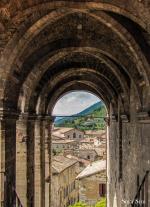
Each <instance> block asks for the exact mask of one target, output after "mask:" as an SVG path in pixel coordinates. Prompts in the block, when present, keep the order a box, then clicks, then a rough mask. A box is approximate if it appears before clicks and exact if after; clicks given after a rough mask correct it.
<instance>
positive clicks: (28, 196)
mask: <svg viewBox="0 0 150 207" xmlns="http://www.w3.org/2000/svg"><path fill="white" fill-rule="evenodd" d="M106 2H107V3H106ZM106 2H105V1H103V2H100V1H97V0H95V1H91V2H90V1H89V0H88V1H86V0H85V1H79V0H78V1H67V0H65V1H59V0H57V1H50V0H45V1H42V0H36V1H35V0H30V1H29V0H9V1H7V0H5V1H4V0H3V1H1V2H0V42H1V44H0V66H1V68H0V207H1V206H4V207H9V206H16V205H17V202H18V205H22V206H31V207H47V206H48V207H49V206H50V205H51V186H50V183H51V176H49V175H50V174H51V127H52V123H53V116H52V111H53V107H54V105H55V103H56V102H57V100H58V99H59V98H60V97H62V96H63V95H64V94H66V93H68V92H69V91H73V90H81V89H82V90H85V91H89V92H90V93H93V94H95V95H96V96H97V97H100V98H101V99H102V100H103V102H104V103H105V105H106V108H107V112H108V115H109V116H108V117H107V118H106V119H105V121H106V122H107V125H108V126H107V128H108V129H109V130H107V136H108V137H109V138H110V139H109V140H108V141H109V142H108V144H107V155H108V156H107V157H109V158H110V159H109V160H107V168H108V171H107V178H108V179H107V183H108V185H107V196H108V198H109V199H108V200H107V207H121V206H122V205H123V206H124V205H126V204H127V203H128V202H129V201H132V200H133V201H134V202H133V204H134V205H133V206H135V202H136V201H137V200H138V201H139V200H141V199H143V197H144V202H145V203H146V204H147V203H148V198H149V197H150V196H148V192H149V191H148V185H149V183H148V182H149V179H148V172H149V169H150V161H149V157H150V150H149V129H150V113H149V112H150V70H149V68H150V67H149V65H150V63H149V54H150V53H149V50H150V47H149V39H150V38H149V35H150V23H149V19H150V14H149V3H148V0H145V1H134V3H133V1H130V0H122V1H117V0H110V1H106ZM88 124H89V122H88ZM90 124H91V123H90ZM91 126H93V125H91ZM79 136H80V135H79ZM69 138H70V135H68V139H69ZM81 138H82V134H81V137H80V139H81ZM68 147H70V146H68ZM57 148H59V146H57ZM63 149H65V146H64V145H63ZM109 172H111V173H109ZM137 178H138V179H137ZM137 180H138V182H137ZM137 183H138V185H137ZM138 186H139V188H138ZM141 186H142V187H141ZM101 187H102V186H101ZM101 187H100V188H99V189H101V190H100V192H101V193H102V192H103V187H102V188H101ZM70 188H71V189H73V188H74V183H72V185H71V186H70ZM137 188H138V189H137ZM68 191H69V186H67V188H65V189H64V194H65V195H67V194H68ZM60 195H61V196H60V197H61V198H62V195H63V193H62V191H61V190H60ZM130 204H131V203H130ZM147 205H148V204H147ZM59 207H60V206H59Z"/></svg>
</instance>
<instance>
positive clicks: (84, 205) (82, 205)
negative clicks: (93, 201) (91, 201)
mask: <svg viewBox="0 0 150 207" xmlns="http://www.w3.org/2000/svg"><path fill="white" fill-rule="evenodd" d="M69 207H89V206H87V205H86V204H85V203H82V202H77V203H75V204H74V205H72V206H69Z"/></svg>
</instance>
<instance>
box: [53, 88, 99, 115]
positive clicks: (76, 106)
mask: <svg viewBox="0 0 150 207" xmlns="http://www.w3.org/2000/svg"><path fill="white" fill-rule="evenodd" d="M98 101H100V100H99V98H97V97H96V96H94V95H93V94H91V93H88V92H84V91H80V92H71V93H68V94H66V95H64V96H63V97H62V98H60V99H59V100H58V102H57V103H56V105H55V107H54V109H53V115H72V114H76V113H79V112H81V111H82V110H84V109H86V108H87V107H89V106H91V105H92V104H94V103H97V102H98Z"/></svg>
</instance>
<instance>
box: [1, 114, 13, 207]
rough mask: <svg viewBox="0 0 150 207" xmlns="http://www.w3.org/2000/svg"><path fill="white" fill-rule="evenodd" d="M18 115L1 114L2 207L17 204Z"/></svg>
mask: <svg viewBox="0 0 150 207" xmlns="http://www.w3.org/2000/svg"><path fill="white" fill-rule="evenodd" d="M16 119H17V114H16V113H13V112H8V111H1V112H0V206H5V207H8V206H13V205H14V204H15V195H14V189H15V181H16V176H15V173H16Z"/></svg>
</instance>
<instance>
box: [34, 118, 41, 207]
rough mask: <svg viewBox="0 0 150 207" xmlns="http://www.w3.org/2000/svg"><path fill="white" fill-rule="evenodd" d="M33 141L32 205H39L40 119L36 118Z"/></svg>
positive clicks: (36, 206)
mask: <svg viewBox="0 0 150 207" xmlns="http://www.w3.org/2000/svg"><path fill="white" fill-rule="evenodd" d="M34 131H35V137H34V139H35V141H34V149H35V151H34V156H35V158H34V188H35V191H34V204H35V205H34V206H35V207H41V203H42V199H43V198H42V195H41V191H42V188H41V178H42V176H41V170H42V169H41V120H40V119H39V118H38V119H36V121H35V129H34Z"/></svg>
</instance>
